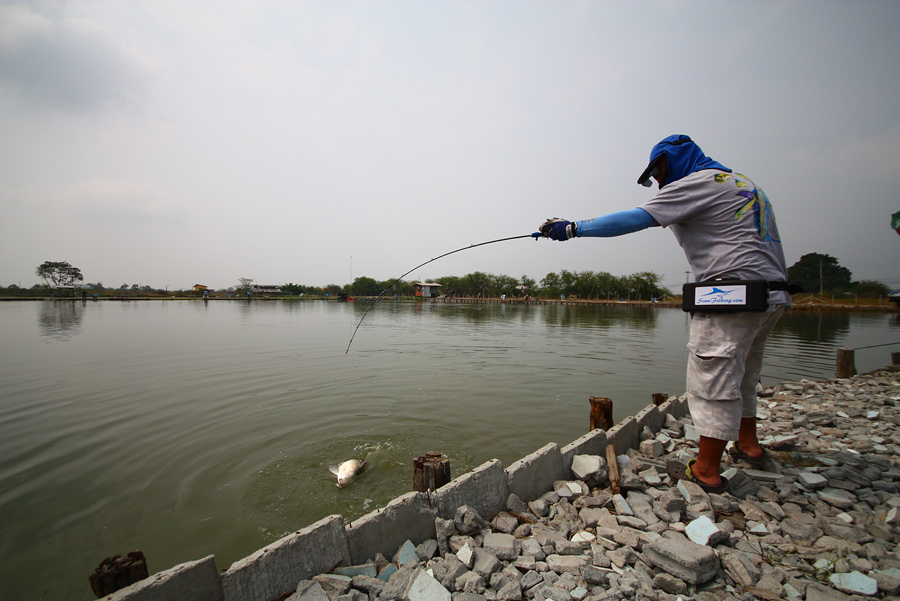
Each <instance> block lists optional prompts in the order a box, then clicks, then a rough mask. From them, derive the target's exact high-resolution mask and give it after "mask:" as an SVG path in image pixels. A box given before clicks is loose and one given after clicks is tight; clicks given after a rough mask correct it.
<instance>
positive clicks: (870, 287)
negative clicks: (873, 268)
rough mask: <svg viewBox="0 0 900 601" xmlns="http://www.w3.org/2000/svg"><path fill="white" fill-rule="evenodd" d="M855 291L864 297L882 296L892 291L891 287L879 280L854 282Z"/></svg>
mask: <svg viewBox="0 0 900 601" xmlns="http://www.w3.org/2000/svg"><path fill="white" fill-rule="evenodd" d="M853 292H854V293H855V294H856V295H857V296H861V297H863V298H881V297H883V296H887V295H888V294H890V293H891V289H890V288H888V287H887V286H885V285H884V284H883V283H881V282H879V281H877V280H860V281H859V282H853Z"/></svg>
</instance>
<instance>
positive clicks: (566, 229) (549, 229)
mask: <svg viewBox="0 0 900 601" xmlns="http://www.w3.org/2000/svg"><path fill="white" fill-rule="evenodd" d="M577 235H578V226H577V225H576V224H575V222H574V221H566V220H565V219H559V218H556V217H554V218H553V219H548V220H547V221H545V222H544V223H543V224H542V225H541V227H539V228H538V231H537V232H535V233H534V234H532V236H534V237H535V238H550V239H551V240H556V241H557V242H565V241H566V240H568V239H569V238H574V237H575V236H577Z"/></svg>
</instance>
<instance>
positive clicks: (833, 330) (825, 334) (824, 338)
mask: <svg viewBox="0 0 900 601" xmlns="http://www.w3.org/2000/svg"><path fill="white" fill-rule="evenodd" d="M850 318H851V314H850V313H843V312H838V313H824V312H822V311H794V312H792V313H791V314H790V316H789V319H783V320H780V321H779V323H778V324H777V325H776V328H778V329H780V330H783V331H785V332H789V333H790V335H791V336H792V337H794V338H797V339H799V340H803V341H805V342H815V343H824V344H832V343H834V342H835V341H836V340H839V339H841V338H844V337H846V336H847V333H848V332H849V331H850Z"/></svg>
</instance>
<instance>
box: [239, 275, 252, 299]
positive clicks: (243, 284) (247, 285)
mask: <svg viewBox="0 0 900 601" xmlns="http://www.w3.org/2000/svg"><path fill="white" fill-rule="evenodd" d="M251 288H253V278H238V287H237V293H238V294H241V295H245V294H247V293H248V292H249V291H250V289H251Z"/></svg>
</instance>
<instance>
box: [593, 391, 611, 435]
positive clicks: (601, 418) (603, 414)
mask: <svg viewBox="0 0 900 601" xmlns="http://www.w3.org/2000/svg"><path fill="white" fill-rule="evenodd" d="M590 401H591V424H590V425H591V430H596V429H597V428H600V429H601V430H609V429H610V428H612V426H613V421H612V410H613V402H612V399H610V398H607V397H605V396H600V397H597V396H592V397H591V398H590Z"/></svg>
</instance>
